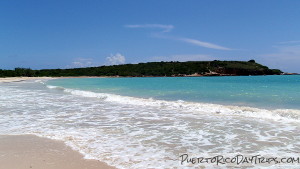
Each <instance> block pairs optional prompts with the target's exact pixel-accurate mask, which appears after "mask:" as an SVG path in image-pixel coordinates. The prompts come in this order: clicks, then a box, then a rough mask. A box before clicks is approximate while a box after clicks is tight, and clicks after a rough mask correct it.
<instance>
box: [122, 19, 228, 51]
mask: <svg viewBox="0 0 300 169" xmlns="http://www.w3.org/2000/svg"><path fill="white" fill-rule="evenodd" d="M125 27H127V28H159V29H162V30H163V31H162V32H160V34H155V36H154V37H156V38H164V39H172V40H178V41H182V42H186V43H189V44H193V45H197V46H200V47H204V48H210V49H216V50H233V49H230V48H227V47H224V46H220V45H216V44H213V43H210V42H204V41H200V40H197V39H191V38H182V37H181V38H180V37H175V36H172V37H171V36H165V35H164V34H163V33H167V32H171V31H172V29H174V28H175V27H174V26H173V25H163V24H142V25H125Z"/></svg>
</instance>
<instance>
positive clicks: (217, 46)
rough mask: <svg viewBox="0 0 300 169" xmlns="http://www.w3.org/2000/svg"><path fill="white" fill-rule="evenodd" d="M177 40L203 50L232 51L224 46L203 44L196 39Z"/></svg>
mask: <svg viewBox="0 0 300 169" xmlns="http://www.w3.org/2000/svg"><path fill="white" fill-rule="evenodd" d="M178 40H181V41H183V42H187V43H191V44H194V45H197V46H201V47H205V48H211V49H217V50H233V49H230V48H227V47H224V46H220V45H216V44H213V43H209V42H203V41H200V40H196V39H189V38H178Z"/></svg>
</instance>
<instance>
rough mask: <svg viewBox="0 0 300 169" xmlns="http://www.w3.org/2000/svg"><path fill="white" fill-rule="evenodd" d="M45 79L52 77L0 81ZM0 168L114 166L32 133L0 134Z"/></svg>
mask: <svg viewBox="0 0 300 169" xmlns="http://www.w3.org/2000/svg"><path fill="white" fill-rule="evenodd" d="M65 78H68V77H65ZM48 79H54V78H51V77H10V78H0V83H11V82H23V81H26V80H48ZM0 168H7V169H8V168H13V169H28V168H37V169H40V168H43V169H58V168H60V169H114V168H115V167H112V166H109V165H107V164H106V163H104V162H100V161H98V160H86V159H84V158H83V155H82V154H80V153H79V152H77V151H74V150H72V149H71V148H70V147H68V146H66V145H65V143H64V142H62V141H56V140H52V139H47V138H41V137H37V136H35V135H0Z"/></svg>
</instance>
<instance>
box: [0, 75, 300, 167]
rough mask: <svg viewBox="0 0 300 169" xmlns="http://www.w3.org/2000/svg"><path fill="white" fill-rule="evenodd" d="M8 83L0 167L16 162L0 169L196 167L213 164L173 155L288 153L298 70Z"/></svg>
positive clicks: (0, 97) (0, 118)
mask: <svg viewBox="0 0 300 169" xmlns="http://www.w3.org/2000/svg"><path fill="white" fill-rule="evenodd" d="M5 80H6V82H7V81H8V80H7V79H5ZM13 81H18V82H11V83H0V112H1V113H0V135H1V137H0V140H1V141H0V144H1V146H0V152H1V153H2V154H1V160H3V162H2V161H0V164H1V165H4V164H5V165H18V166H5V167H4V168H17V167H24V166H25V168H30V166H31V167H32V168H34V167H37V168H41V167H38V166H40V165H46V163H45V161H46V162H47V160H51V162H49V164H50V163H51V165H52V164H53V165H60V167H57V166H56V167H54V168H62V169H67V168H68V167H70V168H75V166H78V169H79V168H89V167H100V168H103V167H102V164H103V163H102V162H104V163H106V164H108V165H109V166H113V167H116V168H121V169H127V168H130V169H131V168H132V169H140V168H185V167H187V166H192V167H195V168H197V167H211V166H213V164H191V163H189V162H187V161H184V162H183V163H180V158H179V157H180V155H182V154H188V155H189V156H190V157H192V156H196V157H199V156H204V157H209V156H210V155H222V156H224V157H226V156H230V155H236V154H237V153H240V154H243V155H258V154H260V155H264V154H267V155H271V156H272V157H295V158H297V156H298V152H299V142H300V136H299V135H298V133H299V131H300V125H299V119H300V111H299V109H300V107H299V104H297V103H299V100H300V97H299V91H300V90H299V83H300V78H299V76H256V77H254V76H251V77H250V76H247V77H246V76H244V77H237V76H236V77H199V78H190V77H153V78H63V77H62V78H49V79H47V78H45V79H43V78H29V79H28V80H24V79H23V78H20V79H18V78H13ZM224 89H226V90H224ZM282 91H284V92H282ZM270 107H271V108H270ZM16 154H21V155H24V156H26V157H21V156H16ZM27 156H28V157H32V159H27ZM56 157H57V158H58V159H57V158H56ZM24 159H25V160H24ZM60 159H63V160H60ZM17 160H21V161H20V162H18V163H17V162H14V161H17ZM22 160H23V161H22ZM44 160H45V161H44ZM27 161H30V162H27ZM31 161H33V162H31ZM61 161H69V162H66V163H61ZM47 164H48V163H47ZM67 165H70V166H67ZM73 165H74V167H73ZM268 165H269V164H268ZM270 165H273V164H270ZM85 166H87V167H85ZM109 166H107V167H109ZM1 167H2V166H1ZM1 167H0V168H1ZM45 167H46V166H45ZM47 167H48V166H47ZM49 167H51V166H49ZM223 167H226V168H227V166H223ZM235 167H236V166H235ZM276 167H277V166H275V168H276ZM293 167H294V168H297V167H298V166H297V164H296V163H295V164H293ZM289 168H291V167H289ZM92 169H93V168H92Z"/></svg>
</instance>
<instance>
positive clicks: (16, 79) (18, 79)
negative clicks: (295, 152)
mask: <svg viewBox="0 0 300 169" xmlns="http://www.w3.org/2000/svg"><path fill="white" fill-rule="evenodd" d="M291 75H300V74H282V75H248V76H291ZM226 76H227V77H228V76H247V75H220V76H214V75H212V76H211V75H210V76H207V75H188V76H58V77H50V76H49V77H48V76H47V77H44V76H42V77H25V76H24V77H0V83H10V82H22V81H26V80H47V79H68V78H136V77H137V78H142V77H226Z"/></svg>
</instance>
